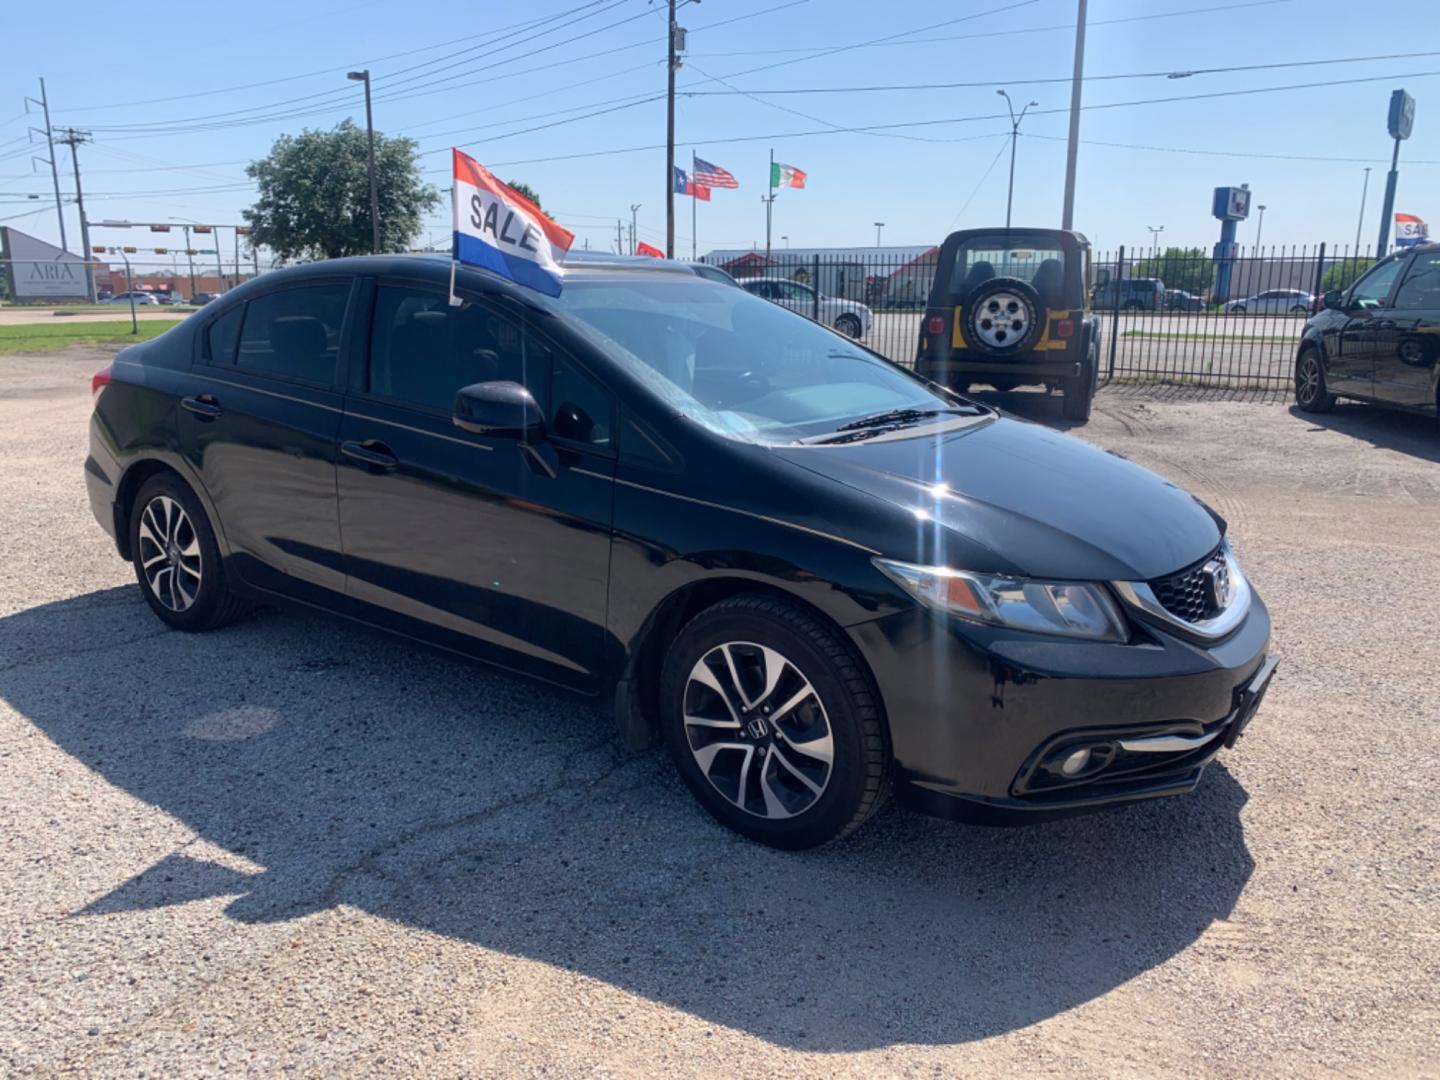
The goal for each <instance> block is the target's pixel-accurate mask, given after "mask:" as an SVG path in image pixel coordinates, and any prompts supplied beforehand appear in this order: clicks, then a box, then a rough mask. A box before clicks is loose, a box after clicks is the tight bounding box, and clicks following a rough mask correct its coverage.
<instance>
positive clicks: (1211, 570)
mask: <svg viewBox="0 0 1440 1080" xmlns="http://www.w3.org/2000/svg"><path fill="white" fill-rule="evenodd" d="M1200 572H1201V573H1202V574H1204V575H1205V591H1206V593H1207V594H1208V595H1209V599H1210V604H1211V606H1212V607H1213V608H1214V609H1215V610H1216V611H1217V612H1219V611H1224V610H1225V609H1226V608H1228V607H1229V606H1230V601H1231V600H1232V599H1233V598H1234V596H1235V586H1234V585H1233V584H1231V581H1230V567H1228V566H1227V565H1226V564H1225V560H1224V559H1223V558H1215V559H1211V560H1210V561H1209V562H1207V563H1206V564H1205V565H1204V566H1203V567H1202V568H1201V571H1200Z"/></svg>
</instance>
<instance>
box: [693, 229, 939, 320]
mask: <svg viewBox="0 0 1440 1080" xmlns="http://www.w3.org/2000/svg"><path fill="white" fill-rule="evenodd" d="M939 251H940V249H939V248H937V247H934V246H933V245H932V246H924V245H919V244H911V245H895V246H890V247H855V248H785V249H783V250H775V249H773V248H772V249H771V251H770V257H769V258H768V259H767V258H766V257H765V255H764V253H763V252H760V251H740V250H733V249H731V250H726V249H723V248H722V249H719V250H716V251H711V252H709V253H707V254H706V255H705V256H704V258H703V259H702V260H701V261H702V262H706V263H710V264H711V265H714V266H718V267H720V268H721V269H722V270H725V271H726V272H727V273H729V274H730V276H731V277H734V278H747V277H784V278H789V279H790V280H792V281H798V282H801V283H803V284H806V285H816V286H818V287H819V289H820V291H821V292H822V293H824V294H825V295H826V296H836V297H840V298H842V299H846V300H858V301H860V302H861V303H864V304H869V305H871V306H872V307H916V306H919V307H924V305H925V298H926V296H928V295H929V292H930V282H931V279H933V278H934V276H935V258H936V256H937V255H938V254H939Z"/></svg>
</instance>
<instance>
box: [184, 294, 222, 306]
mask: <svg viewBox="0 0 1440 1080" xmlns="http://www.w3.org/2000/svg"><path fill="white" fill-rule="evenodd" d="M222 295H224V294H222V293H213V292H197V293H195V294H194V295H193V296H191V297H190V303H191V304H193V305H194V306H195V307H204V306H205V305H206V304H208V303H210V301H212V300H218V299H219V298H220V297H221V296H222Z"/></svg>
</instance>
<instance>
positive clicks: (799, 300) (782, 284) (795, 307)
mask: <svg viewBox="0 0 1440 1080" xmlns="http://www.w3.org/2000/svg"><path fill="white" fill-rule="evenodd" d="M774 285H775V298H776V299H775V302H776V303H778V304H779V305H780V306H781V307H783V308H788V309H789V310H790V311H794V312H796V313H798V314H800V315H804V316H805V317H806V318H814V317H815V293H814V292H813V291H811V290H810V289H809V288H808V287H807V286H805V285H801V284H799V283H798V282H795V281H777V282H775V283H774Z"/></svg>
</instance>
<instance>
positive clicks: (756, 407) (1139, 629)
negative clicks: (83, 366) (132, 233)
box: [85, 256, 1274, 848]
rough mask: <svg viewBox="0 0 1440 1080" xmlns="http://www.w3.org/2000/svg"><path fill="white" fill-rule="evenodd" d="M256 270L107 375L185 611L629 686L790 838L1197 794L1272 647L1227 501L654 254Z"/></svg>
mask: <svg viewBox="0 0 1440 1080" xmlns="http://www.w3.org/2000/svg"><path fill="white" fill-rule="evenodd" d="M449 273H450V266H449V263H448V261H445V260H443V259H434V258H429V257H423V256H408V257H400V256H393V257H392V256H379V257H371V258H361V259H344V260H338V261H331V262H321V263H316V264H312V265H307V266H301V267H296V268H293V269H288V270H282V271H277V272H274V273H271V274H267V275H264V276H263V277H261V278H258V279H257V280H255V281H252V282H250V283H249V284H246V285H244V286H241V287H240V288H237V289H235V290H233V291H231V292H229V293H226V294H225V296H223V297H221V298H219V299H217V300H216V301H214V302H213V303H211V304H210V305H208V306H207V307H206V308H205V309H204V310H203V311H200V312H197V313H196V314H194V315H192V316H191V317H190V318H188V319H186V320H185V321H184V322H183V323H181V324H180V325H179V326H177V327H175V328H174V329H172V330H170V331H168V332H166V333H165V334H163V335H161V336H160V337H158V338H156V339H154V340H152V341H148V342H145V343H143V344H139V345H135V346H132V347H131V348H128V349H126V350H125V351H124V352H122V353H120V354H119V356H118V357H117V358H116V360H115V362H114V364H113V366H112V367H111V368H109V369H107V370H106V371H103V372H101V373H99V374H98V375H97V376H96V377H95V383H94V389H95V395H96V396H95V408H94V414H93V418H92V421H91V427H90V456H89V459H88V460H87V461H86V463H85V476H86V481H87V483H88V486H89V495H90V502H91V505H92V507H93V509H94V512H95V515H96V517H97V518H98V519H99V520H100V523H101V524H102V525H103V526H104V527H105V528H106V530H107V531H109V532H110V533H111V535H112V536H113V537H114V538H115V541H116V545H117V547H118V549H119V552H120V554H121V555H122V556H123V557H124V558H126V559H129V560H130V561H132V562H133V563H134V566H135V571H136V576H137V578H138V579H139V584H140V589H141V591H142V592H143V594H144V596H145V599H146V600H147V601H148V602H149V605H150V607H151V608H152V609H153V610H154V612H155V614H156V615H158V616H159V617H160V618H161V619H162V620H164V621H165V622H166V623H168V624H169V625H171V626H173V627H176V628H178V629H182V630H205V629H210V628H213V627H216V626H219V625H221V624H222V623H224V622H226V621H227V620H230V619H232V618H234V617H235V616H237V615H238V614H239V613H241V612H242V611H243V610H244V609H245V608H246V607H247V606H248V605H250V604H253V603H255V602H257V601H259V602H268V601H272V600H285V601H290V602H295V603H300V604H305V605H310V606H313V607H318V608H323V609H325V610H327V611H331V612H335V613H337V614H340V615H343V616H347V617H349V618H352V619H356V620H360V621H362V622H365V623H368V624H371V625H373V626H378V627H383V628H386V629H388V630H391V631H394V632H396V633H399V634H403V635H406V636H408V637H410V638H413V639H417V640H421V641H424V642H427V643H430V644H432V645H435V646H439V647H442V648H445V649H450V650H453V651H455V652H459V653H464V654H466V655H468V656H472V657H476V658H479V659H481V660H485V661H488V662H490V663H493V664H496V665H499V666H501V667H504V668H507V669H510V670H512V671H515V672H520V673H523V674H525V675H529V676H532V677H536V678H539V679H544V680H547V681H549V682H551V683H555V684H558V685H560V686H563V687H566V688H568V689H570V690H574V691H578V692H580V693H583V694H587V695H591V696H595V697H600V698H602V699H604V700H606V701H607V702H613V705H614V710H615V715H616V719H617V723H618V725H619V729H620V732H621V735H622V736H623V738H624V739H625V741H626V742H627V743H629V744H630V745H632V746H643V745H645V744H647V743H648V742H650V741H651V740H652V739H654V738H657V737H658V738H661V739H663V740H664V742H665V743H667V744H668V746H669V749H670V751H671V753H672V754H673V756H674V759H675V763H676V765H677V766H678V768H679V770H680V772H681V774H682V775H683V777H684V778H685V781H686V782H687V784H688V785H689V786H690V788H691V790H692V791H693V792H694V793H695V796H696V797H697V798H698V799H699V800H700V802H701V803H702V804H703V805H704V806H705V807H706V809H708V810H709V811H710V812H711V813H712V814H714V815H715V817H717V818H718V819H719V820H720V821H722V822H723V823H724V824H726V825H728V826H730V827H731V828H733V829H735V830H737V831H739V832H741V833H744V834H745V835H747V836H750V837H753V838H755V839H757V840H760V841H763V842H765V843H768V844H773V845H775V846H778V847H787V848H799V847H806V846H810V845H814V844H819V843H822V842H824V841H827V840H830V839H833V838H835V837H838V836H841V835H844V834H845V833H847V832H850V831H851V830H853V829H855V828H856V827H857V826H859V825H860V824H861V823H862V822H864V821H865V819H866V818H867V817H869V816H870V814H872V813H873V812H874V811H875V809H876V807H877V806H878V805H879V804H880V803H881V801H882V800H883V799H884V798H885V796H886V795H887V794H888V793H890V792H892V791H893V792H894V794H895V796H896V798H897V799H898V800H899V801H901V802H902V803H904V804H906V805H909V806H913V807H918V808H921V809H924V810H928V811H931V812H935V813H941V814H947V815H951V816H957V817H978V818H988V819H1009V820H1015V819H1021V820H1023V819H1027V818H1028V819H1036V818H1040V817H1044V816H1048V815H1051V814H1054V813H1057V812H1065V811H1073V810H1077V809H1081V808H1089V807H1096V806H1102V805H1107V804H1113V803H1117V802H1122V801H1125V800H1132V799H1140V798H1148V797H1152V796H1157V795H1170V794H1176V793H1180V792H1184V791H1188V790H1190V789H1192V788H1193V787H1194V786H1195V784H1196V783H1197V782H1198V780H1199V778H1200V774H1201V772H1202V770H1203V768H1204V766H1205V765H1206V764H1207V763H1208V762H1209V761H1210V760H1211V759H1212V758H1213V757H1214V756H1215V755H1216V754H1217V753H1218V752H1219V750H1220V749H1221V747H1222V746H1229V745H1232V744H1233V743H1234V740H1235V739H1236V737H1237V736H1238V735H1239V733H1240V731H1241V730H1242V729H1243V728H1244V726H1245V724H1246V723H1247V722H1248V721H1249V719H1250V717H1251V716H1252V715H1253V713H1254V711H1255V708H1256V706H1257V705H1258V703H1259V699H1260V697H1261V695H1262V694H1263V692H1264V690H1265V688H1266V685H1267V684H1268V682H1269V679H1270V676H1271V673H1272V672H1273V670H1274V660H1273V659H1271V658H1270V657H1269V656H1268V654H1269V649H1270V620H1269V616H1268V614H1267V612H1266V610H1265V607H1264V605H1263V604H1262V603H1261V601H1260V598H1259V597H1258V596H1257V595H1256V594H1255V592H1254V591H1253V590H1252V588H1251V587H1250V585H1249V583H1248V582H1247V581H1246V578H1245V576H1244V575H1243V574H1242V573H1241V571H1240V568H1239V566H1238V565H1237V564H1236V561H1235V556H1234V554H1233V552H1232V551H1231V549H1230V546H1229V544H1228V543H1227V541H1226V537H1225V525H1224V522H1223V521H1221V520H1220V519H1219V518H1218V517H1217V516H1216V515H1215V514H1214V513H1213V512H1212V511H1210V510H1209V509H1208V508H1207V507H1205V506H1204V505H1203V504H1202V503H1200V502H1198V501H1197V500H1196V499H1195V498H1193V497H1192V496H1190V495H1188V494H1186V493H1185V492H1184V491H1182V490H1180V489H1179V488H1177V487H1176V486H1175V485H1173V484H1171V483H1169V482H1168V481H1165V480H1163V479H1161V478H1160V477H1158V476H1155V475H1154V474H1152V473H1150V472H1147V471H1146V470H1145V469H1142V468H1140V467H1138V466H1136V465H1134V464H1131V463H1130V462H1128V461H1126V460H1124V459H1123V458H1121V457H1118V456H1116V455H1114V454H1110V453H1107V452H1105V451H1102V450H1099V449H1097V448H1095V447H1092V446H1090V445H1088V444H1087V443H1084V442H1081V441H1079V440H1076V439H1072V438H1069V437H1067V436H1064V435H1060V434H1057V433H1055V432H1053V431H1050V430H1048V429H1046V428H1044V427H1040V426H1036V425H1033V424H1029V423H1023V422H1020V421H1017V420H1013V419H1009V418H1006V417H1003V416H1001V415H999V414H997V413H996V412H995V411H994V410H993V409H990V408H987V407H985V406H983V405H979V404H976V403H974V402H971V401H969V400H967V399H965V398H963V397H959V396H956V395H953V394H951V393H949V392H948V391H946V390H943V389H941V388H939V387H936V386H934V385H932V384H930V383H927V382H925V381H923V380H921V379H919V378H917V377H915V376H914V375H912V374H911V373H909V372H908V371H906V370H904V369H903V368H900V367H897V366H896V365H894V364H891V363H890V362H889V361H886V360H884V359H883V358H880V357H878V356H876V355H875V354H873V353H870V352H868V351H866V350H865V349H864V348H862V347H861V346H860V345H858V344H857V343H856V342H854V341H851V340H850V339H848V338H846V337H843V336H841V335H838V334H836V333H834V332H832V331H831V330H829V329H826V328H825V327H822V326H819V325H816V324H815V323H813V322H811V321H809V320H808V319H805V318H803V317H802V316H799V315H796V314H793V313H791V312H788V311H786V310H784V309H783V308H779V307H776V306H775V305H773V304H770V303H767V302H765V301H764V300H761V299H757V298H755V297H752V296H750V295H749V294H748V293H746V292H744V291H743V290H740V289H735V288H732V287H727V286H725V285H721V284H716V283H714V282H711V281H707V280H704V279H701V278H697V277H695V276H694V275H693V274H690V273H688V272H683V271H681V270H677V269H676V268H674V267H670V266H667V265H666V264H657V265H654V266H651V267H636V266H633V265H618V264H617V265H606V264H604V263H587V264H584V265H580V266H577V267H576V268H573V269H572V270H571V271H570V272H569V273H568V274H567V277H566V281H565V286H564V290H563V293H562V294H561V296H560V297H558V298H556V299H550V298H547V297H543V296H540V295H538V294H536V293H533V292H530V291H527V290H524V289H521V288H518V287H515V286H513V285H511V284H510V283H509V282H507V281H504V280H501V279H499V278H496V277H493V276H490V275H488V274H485V273H482V272H479V271H470V270H465V269H462V270H460V272H459V273H458V278H457V280H456V292H457V294H458V299H459V302H457V303H453V304H452V303H451V302H450V293H449V288H448V279H449Z"/></svg>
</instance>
